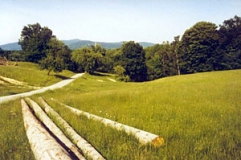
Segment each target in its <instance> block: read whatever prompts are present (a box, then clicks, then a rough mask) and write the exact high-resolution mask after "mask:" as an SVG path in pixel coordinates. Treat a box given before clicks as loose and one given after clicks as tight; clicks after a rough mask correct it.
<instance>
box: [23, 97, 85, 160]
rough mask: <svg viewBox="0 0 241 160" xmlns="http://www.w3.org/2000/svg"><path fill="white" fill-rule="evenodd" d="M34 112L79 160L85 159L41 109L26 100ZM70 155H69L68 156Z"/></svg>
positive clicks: (31, 101) (34, 103)
mask: <svg viewBox="0 0 241 160" xmlns="http://www.w3.org/2000/svg"><path fill="white" fill-rule="evenodd" d="M26 100H27V102H28V103H30V106H31V108H32V109H33V110H34V112H35V114H36V116H37V117H38V118H39V119H40V120H41V121H42V123H43V124H44V125H45V126H46V127H47V128H48V129H49V130H50V131H51V132H52V133H53V134H54V135H55V136H56V137H57V138H58V139H59V140H60V141H61V142H62V143H63V144H64V145H65V146H66V147H67V148H68V149H69V150H70V152H72V153H73V154H74V156H76V157H77V158H78V159H80V160H85V157H84V156H83V155H82V154H81V153H80V151H79V149H78V148H77V147H76V146H75V145H74V144H73V143H72V142H71V141H70V140H69V139H68V138H67V137H66V136H65V134H64V133H63V132H62V131H61V130H60V129H59V128H58V127H57V126H56V124H55V123H54V122H53V121H52V120H51V119H50V118H49V117H48V116H47V115H46V113H45V112H44V111H43V110H42V108H41V107H40V106H39V105H38V104H37V103H36V102H34V101H33V100H31V99H30V98H26ZM70 155H71V154H70Z"/></svg>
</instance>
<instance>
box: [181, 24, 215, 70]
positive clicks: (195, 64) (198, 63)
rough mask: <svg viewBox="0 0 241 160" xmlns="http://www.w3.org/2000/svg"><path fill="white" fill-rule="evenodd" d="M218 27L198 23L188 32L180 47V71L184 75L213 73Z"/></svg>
mask: <svg viewBox="0 0 241 160" xmlns="http://www.w3.org/2000/svg"><path fill="white" fill-rule="evenodd" d="M216 29H217V26H216V25H215V24H213V23H210V22H198V23H196V24H195V25H194V26H193V27H191V28H190V29H188V30H186V31H185V33H184V35H183V37H182V39H181V42H180V46H179V50H178V52H179V55H180V57H179V58H180V59H179V60H180V71H181V73H183V74H186V73H195V72H204V71H211V70H213V68H214V65H215V64H216V63H217V62H216V58H215V57H216V55H215V54H216V48H217V46H218V32H217V30H216Z"/></svg>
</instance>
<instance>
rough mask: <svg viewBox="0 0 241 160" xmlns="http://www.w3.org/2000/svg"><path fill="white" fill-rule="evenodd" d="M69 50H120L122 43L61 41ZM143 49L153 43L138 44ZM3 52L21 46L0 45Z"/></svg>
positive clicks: (14, 44) (15, 43) (17, 48)
mask: <svg viewBox="0 0 241 160" xmlns="http://www.w3.org/2000/svg"><path fill="white" fill-rule="evenodd" d="M62 41H63V42H64V43H65V44H66V45H67V46H68V47H69V48H70V49H72V50H74V49H77V48H81V47H83V46H90V45H95V44H100V45H101V46H102V47H103V48H105V49H113V48H120V47H121V45H122V43H123V42H95V41H89V40H79V39H71V40H62ZM139 43H140V45H142V46H143V47H144V48H145V47H149V46H153V45H155V44H154V43H149V42H139ZM0 47H1V48H2V49H3V50H21V46H20V45H19V44H18V42H14V43H8V44H4V45H0Z"/></svg>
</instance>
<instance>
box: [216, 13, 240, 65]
mask: <svg viewBox="0 0 241 160" xmlns="http://www.w3.org/2000/svg"><path fill="white" fill-rule="evenodd" d="M219 27H220V28H219V31H218V33H219V43H220V46H219V49H218V52H219V55H220V56H219V58H220V61H221V64H220V69H238V68H241V17H238V16H234V18H231V19H229V20H225V21H224V22H223V24H222V25H220V26H219Z"/></svg>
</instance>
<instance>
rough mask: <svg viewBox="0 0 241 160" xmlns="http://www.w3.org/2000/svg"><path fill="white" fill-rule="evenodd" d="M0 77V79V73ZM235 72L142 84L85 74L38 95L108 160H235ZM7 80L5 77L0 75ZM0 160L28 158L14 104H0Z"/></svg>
mask: <svg viewBox="0 0 241 160" xmlns="http://www.w3.org/2000/svg"><path fill="white" fill-rule="evenodd" d="M0 74H1V73H0ZM240 75H241V70H231V71H220V72H207V73H197V74H192V75H182V76H174V77H168V78H162V79H159V80H155V81H151V82H145V83H123V82H112V81H110V80H109V79H108V78H113V77H112V76H108V75H95V76H92V75H88V74H85V75H84V76H83V77H81V78H79V79H76V80H75V81H74V82H73V83H71V84H70V85H68V86H66V87H64V88H62V89H58V90H54V91H48V92H46V93H43V94H41V95H35V96H33V97H32V98H33V99H34V100H36V101H38V99H37V97H39V96H42V97H43V98H44V99H45V100H47V102H48V103H49V104H50V105H51V106H52V107H53V108H54V109H55V110H56V111H57V112H59V114H60V115H61V116H62V117H64V119H66V120H67V121H68V122H69V123H70V124H71V125H72V126H73V127H74V128H75V130H76V131H77V132H78V133H80V135H81V136H83V137H84V138H86V139H87V140H88V141H89V142H90V143H91V144H93V145H94V146H95V147H96V148H97V149H98V151H99V152H100V153H101V154H103V156H105V157H106V158H107V159H138V160H139V159H157V160H158V159H225V160H226V159H239V158H240V157H241V123H240V122H241V116H240V115H241V106H240V104H241V98H240V97H241V79H240ZM6 76H7V75H6ZM50 98H55V99H57V100H58V101H60V102H63V103H65V104H68V105H70V106H72V107H75V108H78V109H81V110H83V111H87V112H90V113H92V114H96V115H98V116H101V117H105V118H109V119H112V120H115V121H117V122H120V123H124V124H127V125H130V126H133V127H137V128H139V129H143V130H145V131H148V132H152V133H154V134H158V135H160V136H162V137H163V138H164V139H165V145H164V146H162V147H157V148H155V147H153V146H149V145H148V146H142V145H140V144H139V142H138V141H137V140H136V139H135V138H134V137H133V136H129V135H127V134H125V133H124V132H118V131H116V130H114V129H111V128H109V127H105V126H104V125H102V124H100V123H98V122H95V121H92V120H88V119H87V118H86V117H82V116H76V115H73V113H71V112H70V111H69V110H68V109H65V108H63V107H61V106H59V105H58V104H56V103H55V102H53V101H51V100H50ZM0 117H1V118H0V128H1V130H0V139H1V141H0V148H1V150H0V159H33V155H32V153H31V150H30V147H29V144H28V142H27V138H26V135H25V132H24V127H23V120H22V115H21V106H20V100H16V101H13V102H9V103H5V104H0Z"/></svg>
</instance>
